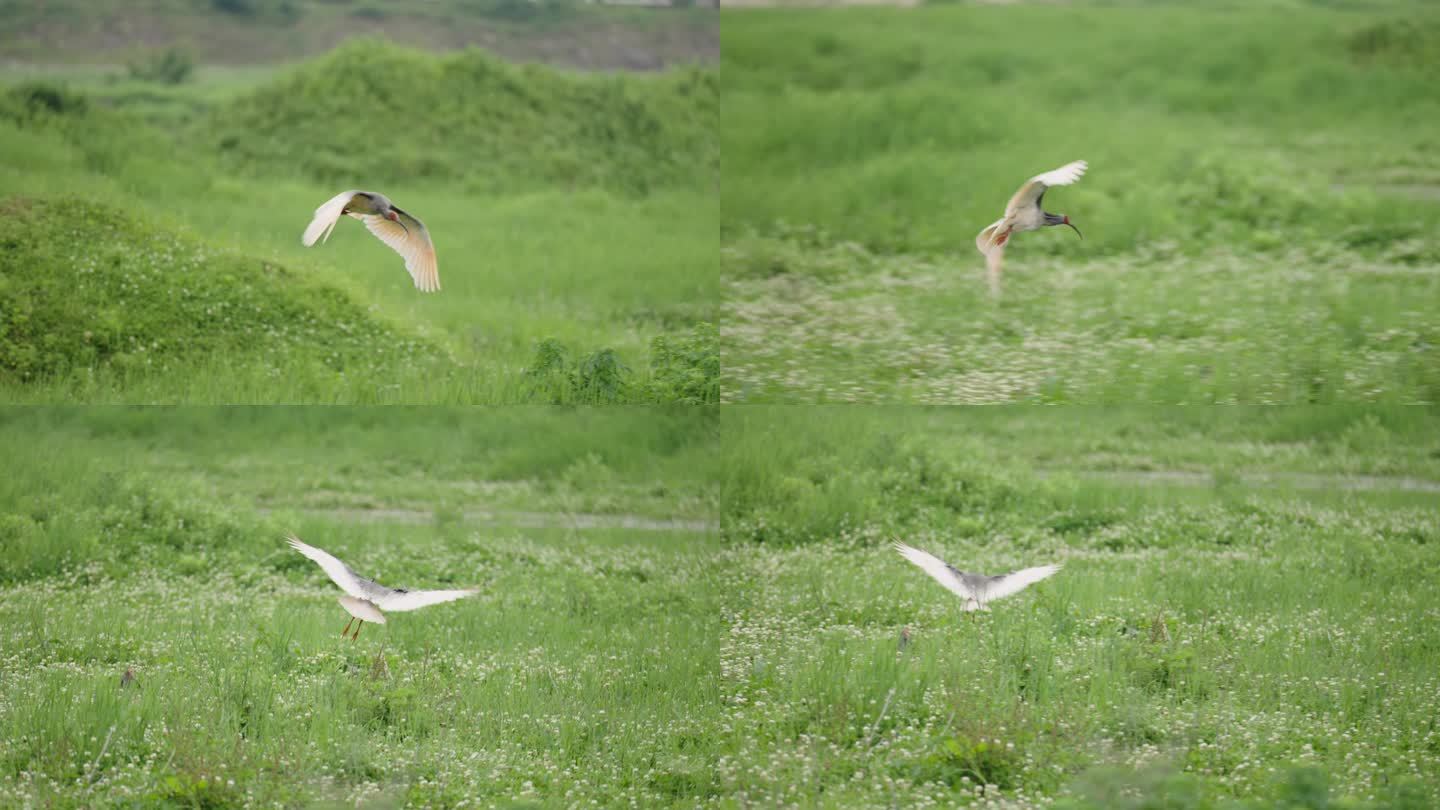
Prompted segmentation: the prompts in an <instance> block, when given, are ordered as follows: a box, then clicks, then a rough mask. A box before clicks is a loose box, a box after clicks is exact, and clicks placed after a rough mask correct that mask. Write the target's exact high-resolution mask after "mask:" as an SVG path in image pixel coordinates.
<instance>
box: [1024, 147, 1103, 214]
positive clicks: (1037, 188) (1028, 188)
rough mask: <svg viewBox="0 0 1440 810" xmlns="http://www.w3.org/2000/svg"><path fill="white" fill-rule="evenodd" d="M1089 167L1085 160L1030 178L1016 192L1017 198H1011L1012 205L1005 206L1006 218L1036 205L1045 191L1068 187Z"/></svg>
mask: <svg viewBox="0 0 1440 810" xmlns="http://www.w3.org/2000/svg"><path fill="white" fill-rule="evenodd" d="M1089 165H1090V164H1088V163H1086V162H1085V161H1083V160H1077V161H1075V162H1073V163H1066V164H1065V165H1064V166H1061V167H1060V168H1058V169H1053V170H1051V171H1048V172H1045V173H1044V174H1037V175H1035V176H1034V177H1032V178H1030V179H1029V180H1028V181H1026V182H1025V185H1023V186H1021V187H1020V190H1019V191H1017V192H1015V196H1014V197H1011V198H1010V204H1009V205H1007V206H1005V216H1007V217H1008V216H1012V215H1014V213H1015V212H1016V211H1019V210H1020V209H1022V208H1025V207H1027V206H1031V205H1035V204H1036V203H1038V202H1039V200H1040V198H1041V197H1043V196H1044V195H1045V189H1047V188H1050V187H1051V186H1068V185H1070V184H1071V183H1073V182H1075V181H1076V180H1079V179H1080V176H1081V175H1083V174H1085V169H1087V168H1088V167H1089Z"/></svg>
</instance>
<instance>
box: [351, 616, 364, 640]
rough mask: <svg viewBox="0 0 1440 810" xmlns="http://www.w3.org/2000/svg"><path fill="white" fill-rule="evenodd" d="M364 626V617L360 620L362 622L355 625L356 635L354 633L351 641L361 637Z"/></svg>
mask: <svg viewBox="0 0 1440 810" xmlns="http://www.w3.org/2000/svg"><path fill="white" fill-rule="evenodd" d="M364 626H365V620H364V619H361V620H360V623H359V624H357V625H355V635H353V636H351V637H350V640H351V641H354V640H355V639H357V638H359V637H360V628H362V627H364Z"/></svg>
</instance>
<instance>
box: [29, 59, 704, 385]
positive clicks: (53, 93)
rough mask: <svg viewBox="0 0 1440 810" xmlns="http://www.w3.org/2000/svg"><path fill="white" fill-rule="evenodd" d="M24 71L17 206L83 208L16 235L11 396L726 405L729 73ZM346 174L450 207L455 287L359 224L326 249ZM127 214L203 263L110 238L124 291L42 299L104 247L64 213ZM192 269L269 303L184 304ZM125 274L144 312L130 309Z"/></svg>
mask: <svg viewBox="0 0 1440 810" xmlns="http://www.w3.org/2000/svg"><path fill="white" fill-rule="evenodd" d="M11 75H12V77H13V78H15V79H18V80H19V81H16V82H13V83H12V84H11V86H10V87H9V88H6V89H4V90H0V153H4V154H5V155H6V156H7V158H8V159H7V160H6V161H4V162H0V189H3V190H4V193H3V194H0V201H4V200H8V202H0V204H5V205H11V206H16V207H18V208H19V209H26V210H29V209H31V208H32V207H34V206H37V205H39V206H42V208H43V207H44V206H59V207H60V209H59V210H58V211H57V212H54V213H53V214H52V215H51V216H52V217H53V221H51V220H47V221H46V222H45V223H44V225H43V226H42V227H38V228H31V229H30V230H27V227H30V226H28V225H27V224H25V223H28V222H29V219H28V217H30V216H43V215H42V214H38V213H36V214H27V215H26V218H24V219H23V220H16V221H12V222H8V223H6V225H5V227H6V229H7V232H10V231H14V232H15V233H16V234H17V235H16V236H15V237H14V238H15V239H17V240H20V241H23V242H24V243H25V245H26V246H27V247H25V249H24V250H23V251H21V250H15V251H9V252H7V254H6V256H5V257H4V261H5V265H4V269H3V271H0V283H3V285H4V286H5V289H6V290H7V292H6V295H7V296H10V297H11V298H13V303H10V304H9V305H7V306H6V307H5V309H4V310H3V311H0V321H3V322H4V323H5V325H6V326H5V328H6V330H7V332H6V334H7V342H8V343H7V347H6V358H7V359H6V360H5V361H4V366H3V368H4V369H5V374H4V375H3V376H0V390H3V391H4V394H3V396H4V397H6V398H14V399H21V400H25V401H40V402H48V401H55V400H67V401H69V400H74V399H76V398H79V399H83V400H91V401H95V400H98V401H115V400H122V401H136V400H141V401H167V402H168V401H187V400H192V399H200V400H203V401H210V402H215V401H219V402H229V401H246V402H251V401H254V402H274V401H317V400H318V401H327V402H328V401H340V402H410V403H414V402H433V401H437V400H439V401H444V402H453V403H472V404H473V403H489V404H506V403H518V402H537V401H539V402H636V401H644V402H655V401H662V402H669V401H682V402H714V401H716V400H718V398H719V387H718V378H719V361H718V349H717V347H716V341H717V336H716V330H715V329H714V328H713V326H711V324H713V323H714V322H715V308H716V306H717V302H718V300H719V295H718V291H717V286H716V285H717V283H718V238H719V237H718V229H717V227H716V222H717V220H718V216H719V212H718V207H719V203H718V200H717V198H716V195H715V187H716V184H717V182H718V181H717V179H716V177H717V170H718V162H719V161H718V152H719V150H718V146H717V143H718V139H717V136H716V134H715V131H714V123H713V122H714V120H715V118H716V109H717V93H718V89H717V86H716V85H717V81H716V77H715V75H714V74H713V73H707V72H703V71H691V70H687V71H681V72H676V73H672V74H666V75H662V76H656V77H637V76H608V77H595V76H584V75H580V74H574V73H566V72H562V71H557V70H553V69H550V68H544V67H537V66H530V67H517V66H514V65H509V64H506V63H503V62H501V61H498V60H496V59H494V58H493V57H490V56H487V55H485V54H482V53H480V52H477V51H467V52H464V53H461V54H459V55H455V56H450V57H432V56H427V55H425V54H422V53H418V52H413V51H408V50H405V49H402V48H397V47H393V46H389V45H383V44H379V43H375V42H369V43H366V44H352V45H350V46H348V47H345V48H342V49H341V50H340V51H338V52H336V53H335V54H333V55H331V56H329V57H326V58H324V59H321V60H319V61H317V62H316V63H315V64H312V65H302V66H299V67H296V68H291V69H272V70H262V71H252V72H247V73H245V74H243V75H238V74H232V73H227V72H205V73H204V74H203V75H201V76H200V77H199V78H198V79H197V80H196V82H195V83H193V84H183V85H179V86H173V87H171V86H163V85H159V84H154V83H147V82H143V81H139V80H136V79H133V78H131V79H114V80H113V81H112V78H113V74H104V73H86V74H82V73H77V74H74V75H73V76H71V80H70V81H57V79H56V78H55V77H50V78H36V76H35V74H34V73H33V72H29V73H27V72H25V71H23V70H17V71H15V72H14V73H13V74H11ZM427 108H433V109H434V110H435V111H436V112H434V114H427V113H426V112H425V110H426V109H427ZM407 118H408V120H414V121H427V122H429V123H427V124H425V125H424V126H412V127H408V128H406V127H399V126H398V125H397V126H396V127H395V131H394V132H393V133H392V132H390V131H378V133H377V132H376V131H372V130H373V126H372V125H368V124H365V123H363V122H366V121H372V122H374V121H378V122H386V123H387V126H388V125H390V123H391V122H399V121H404V120H407ZM336 122H340V127H341V129H343V130H344V131H343V132H336V131H335V129H336ZM352 127H353V128H352ZM343 188H371V189H376V190H382V191H384V192H386V193H387V194H389V195H390V196H391V197H392V198H393V199H395V200H396V202H397V204H399V205H401V206H403V207H404V208H406V209H407V210H408V211H410V212H412V213H414V214H415V215H417V216H419V217H421V218H422V219H423V220H424V221H425V223H426V225H427V227H428V228H429V229H430V231H431V234H432V236H433V238H434V240H435V244H436V248H437V252H438V255H439V257H440V274H441V280H442V283H443V287H444V290H443V292H441V293H439V294H437V295H422V294H419V293H417V292H416V291H415V289H414V287H413V285H412V284H411V282H410V279H409V276H408V275H407V274H406V273H405V272H404V268H403V263H402V262H401V261H400V259H399V257H397V256H396V255H395V254H394V253H393V252H392V251H390V250H389V249H388V248H387V247H386V246H385V245H383V244H381V243H380V242H378V241H377V240H375V239H374V238H372V237H371V236H370V235H369V234H367V233H366V232H365V230H364V228H362V227H360V226H359V225H358V224H356V223H354V222H351V221H349V220H346V221H345V222H344V223H341V224H340V227H338V228H337V229H336V231H335V234H334V236H333V238H331V239H330V240H329V242H328V243H326V244H324V245H323V246H318V247H316V248H313V249H306V248H304V247H302V246H301V245H300V241H299V235H300V232H301V230H302V229H303V228H304V226H305V223H307V222H308V221H309V218H310V217H311V216H312V213H313V211H314V210H315V207H316V206H317V205H319V204H320V203H321V202H323V201H324V200H326V199H328V198H330V197H331V196H333V195H334V194H335V193H336V192H337V191H339V190H340V189H343ZM36 210H40V209H36ZM44 210H49V209H44ZM97 212H103V213H97ZM113 217H121V218H122V221H123V222H124V223H125V224H123V225H115V226H114V227H118V228H120V229H121V230H122V231H124V232H125V233H127V234H128V233H129V232H130V230H131V229H139V230H141V231H144V232H145V233H149V229H152V228H154V229H158V231H159V232H165V233H170V232H172V231H177V230H178V231H183V232H185V233H186V234H188V236H187V237H185V239H186V240H188V241H186V244H187V245H189V246H190V247H189V248H187V249H188V250H191V251H192V252H193V253H195V254H203V255H205V256H206V257H208V258H207V260H206V262H205V263H204V268H203V269H202V270H197V269H195V268H193V267H187V266H185V265H183V264H181V265H176V264H173V263H172V259H171V258H170V256H169V254H161V255H159V256H158V257H149V258H145V256H148V254H145V253H144V250H142V249H136V251H135V253H136V255H137V256H141V258H134V260H133V263H132V264H126V263H125V262H126V261H128V259H125V256H126V255H128V254H126V251H127V250H128V249H129V247H128V246H129V245H130V244H131V243H130V241H129V237H128V236H127V237H126V238H123V239H120V240H119V241H117V242H115V243H114V244H113V245H112V244H110V242H109V237H108V236H107V237H98V236H97V237H94V245H93V246H89V247H87V248H86V250H87V251H90V250H100V249H101V248H100V246H101V245H105V246H107V247H106V248H105V249H106V250H112V249H113V250H114V251H115V252H116V253H118V254H121V258H122V261H121V264H120V265H117V268H116V269H117V275H116V278H114V279H110V280H108V281H106V282H105V284H104V285H99V283H98V282H93V281H92V282H91V283H92V284H95V285H97V286H96V287H95V289H92V293H93V294H94V296H95V297H94V298H92V299H80V300H68V299H66V298H64V297H63V296H61V295H58V294H57V293H55V292H53V291H51V292H43V291H42V288H43V289H47V290H48V289H50V287H51V286H53V287H54V288H56V289H63V288H64V286H65V285H67V284H71V283H73V276H75V275H76V274H82V273H84V272H85V265H84V262H85V261H89V260H90V254H89V253H84V254H83V255H82V254H76V253H75V252H74V250H73V247H74V245H75V244H76V243H75V242H74V240H73V235H72V234H70V233H69V232H68V231H65V230H63V227H74V226H75V225H76V223H78V222H90V221H92V220H96V219H98V220H101V221H104V222H106V223H109V222H111V219H112V218H113ZM107 227H110V226H108V225H107ZM136 238H137V239H140V240H141V242H142V243H144V242H145V240H146V239H149V238H150V237H148V236H143V235H142V236H137V237H136ZM156 238H159V239H161V240H162V241H164V240H165V239H168V238H170V237H156ZM147 244H148V243H147ZM17 247H19V242H17ZM106 255H107V256H108V254H106ZM216 257H235V258H234V259H233V261H234V262H236V263H238V265H239V266H243V267H246V268H250V269H251V270H252V271H253V272H254V273H256V274H261V275H263V273H269V274H270V275H269V276H265V279H266V281H265V283H260V282H258V281H253V282H252V281H251V280H250V278H249V276H243V277H240V276H237V277H236V278H242V279H243V280H242V281H239V282H237V283H235V284H233V285H229V286H226V285H225V284H223V283H221V282H219V281H215V280H216V279H223V278H227V277H229V276H231V275H232V274H231V273H229V271H228V270H227V271H217V270H216V269H215V265H216V264H217V263H223V262H225V261H230V260H229V259H222V258H216ZM241 257H245V258H241ZM137 263H138V264H137ZM262 267H263V268H268V269H265V270H263V273H262V270H260V269H259V268H262ZM177 273H178V274H181V275H182V276H184V277H186V278H189V277H190V276H201V277H203V278H204V279H205V280H206V282H205V284H204V285H201V284H200V282H198V281H197V282H195V286H192V287H190V288H187V289H189V290H190V294H192V295H198V294H199V293H198V292H196V291H198V290H203V292H204V298H203V304H200V305H199V306H200V307H201V309H200V310H198V312H200V313H201V314H207V315H208V313H210V312H212V311H223V312H245V313H247V316H248V315H249V314H250V313H252V312H253V313H254V317H253V319H252V320H253V322H252V320H247V321H245V322H243V323H234V322H232V323H228V324H216V323H212V322H210V321H207V320H206V319H205V318H202V317H199V316H198V315H196V313H195V312H192V311H191V310H189V309H186V307H190V306H192V305H196V301H195V300H192V299H189V298H185V297H183V296H180V297H177V296H175V294H174V292H175V291H174V290H173V289H172V288H170V287H169V286H167V280H168V279H169V278H171V277H172V276H174V275H175V274H177ZM147 274H148V275H147ZM132 275H133V278H132V277H131V276H132ZM300 279H303V280H304V283H297V280H300ZM212 281H214V283H213V284H212V283H211V282H212ZM132 284H139V285H141V286H140V288H137V289H131V287H130V286H128V285H132ZM117 288H118V289H123V290H124V291H125V292H126V294H127V295H129V296H131V297H133V298H134V299H135V301H134V302H131V303H130V304H126V305H119V304H116V303H115V300H114V299H113V298H112V297H110V295H109V291H111V290H112V289H117ZM271 294H273V295H274V296H276V299H275V300H271V299H265V300H264V301H263V302H259V303H257V302H256V300H255V297H256V296H267V295H271ZM281 298H283V299H284V303H281V302H280V301H279V299H281ZM312 299H313V300H312ZM322 301H323V302H328V303H327V304H326V306H327V307H331V309H322V310H321V311H323V313H324V315H323V317H321V316H320V315H319V314H317V315H316V316H314V317H311V316H308V315H307V316H305V317H303V318H301V319H300V320H299V321H298V323H308V322H310V321H311V320H319V321H323V322H324V326H323V328H321V329H319V331H312V332H302V331H300V330H299V327H298V326H297V325H296V323H297V322H295V321H292V320H290V317H291V316H292V315H293V314H294V313H295V312H307V313H308V312H311V311H312V310H316V307H317V303H316V302H322ZM337 301H343V302H348V304H347V305H348V306H349V307H350V308H351V309H353V310H354V312H356V313H358V316H363V318H364V322H365V323H367V324H377V325H378V324H394V325H395V326H393V327H385V328H386V329H388V330H392V331H393V333H394V335H395V336H397V337H395V339H393V340H392V339H391V338H390V337H386V336H385V335H388V334H390V332H383V333H376V332H374V330H373V329H371V328H370V327H368V326H367V327H363V328H358V331H354V330H355V329H356V328H357V327H355V326H354V323H355V322H354V319H353V318H350V317H349V316H348V315H345V314H342V313H340V312H339V311H332V309H333V307H335V306H339V304H336V303H334V302H337ZM222 302H223V303H222ZM87 307H88V309H87ZM206 307H209V309H206ZM102 312H112V313H113V312H119V313H120V314H122V315H124V318H123V319H122V321H123V323H122V324H121V326H116V325H114V324H112V323H109V322H105V321H102V324H103V326H102V328H101V329H100V330H99V331H98V333H97V330H96V329H95V328H94V327H93V325H92V324H91V323H90V321H91V320H93V319H94V318H95V317H98V313H102ZM358 316H357V317H358ZM115 317H119V316H118V315H117V316H115ZM57 324H58V325H60V326H61V327H63V328H61V329H60V330H59V331H58V332H55V333H54V334H51V333H50V327H52V326H55V325H57ZM376 328H379V327H378V326H377V327H376ZM216 329H218V330H219V331H215V330H216ZM226 330H232V331H226ZM347 330H349V331H347ZM257 331H258V332H260V333H263V335H264V340H256V339H254V338H253V337H252V333H253V332H257ZM87 332H89V333H90V336H89V337H88V338H87V337H85V334H86V333H87ZM97 334H98V335H99V337H97ZM402 335H403V336H412V335H413V336H419V337H420V338H421V339H423V341H424V345H425V346H426V349H425V351H424V352H423V353H425V354H430V353H434V354H435V355H436V357H437V358H441V357H443V358H446V359H440V360H437V363H438V364H436V363H419V362H415V360H414V358H410V357H407V358H406V359H405V361H404V362H403V363H397V362H395V360H396V359H397V356H400V355H404V353H405V351H406V347H407V346H409V345H410V344H409V343H408V342H407V341H409V340H411V338H407V337H399V336H402ZM96 340H102V341H104V342H103V343H101V344H99V345H96V344H95V341H96ZM267 341H269V342H267ZM372 344H380V345H378V346H376V345H372ZM142 345H143V346H145V347H146V348H145V349H144V350H143V353H142V350H141V349H140V348H139V347H140V346H142ZM282 347H283V348H282ZM196 363H199V364H200V365H199V366H196V365H194V364H196ZM181 367H184V368H185V369H187V370H186V371H185V372H184V373H182V372H180V371H178V369H180V368H181Z"/></svg>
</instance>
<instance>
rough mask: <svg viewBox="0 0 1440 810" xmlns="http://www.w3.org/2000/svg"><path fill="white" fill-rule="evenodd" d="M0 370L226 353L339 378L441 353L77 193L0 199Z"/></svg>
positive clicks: (272, 271) (282, 274)
mask: <svg viewBox="0 0 1440 810" xmlns="http://www.w3.org/2000/svg"><path fill="white" fill-rule="evenodd" d="M0 212H3V215H0V378H4V379H8V380H10V381H22V382H23V381H31V380H36V379H40V378H45V377H52V376H57V375H64V374H67V373H68V372H71V371H73V370H76V369H93V368H96V367H110V368H112V369H115V370H118V371H121V372H142V373H144V372H150V371H161V370H171V371H173V370H175V369H178V368H180V367H183V366H185V365H187V364H191V363H196V362H200V361H205V360H210V359H214V358H217V357H220V356H224V357H226V358H228V359H230V360H234V361H236V362H238V363H241V364H253V365H262V366H266V367H270V368H280V367H282V366H284V365H286V364H290V363H294V364H297V365H300V366H311V367H320V368H323V369H328V370H330V371H333V372H344V371H346V370H348V369H355V368H364V369H367V370H370V369H375V368H380V367H385V366H387V365H391V364H397V363H400V362H402V361H404V362H416V361H421V362H424V361H431V360H441V359H443V357H444V355H443V353H442V352H441V351H440V350H439V349H438V348H437V347H435V346H433V345H431V344H429V343H428V342H426V341H424V340H421V339H419V338H417V337H415V336H412V335H408V334H405V333H404V332H402V331H401V330H399V329H397V328H395V327H393V326H391V325H389V324H387V323H384V322H382V321H380V320H377V319H376V318H375V317H374V316H372V315H370V314H369V313H367V312H366V311H365V310H364V309H363V308H362V307H361V306H360V305H358V304H357V303H355V302H354V301H353V300H351V299H350V298H349V297H348V296H347V295H345V294H344V293H342V292H340V291H339V290H336V289H334V288H330V287H326V286H322V285H319V284H316V283H314V282H311V281H308V280H306V279H305V278H303V277H302V276H299V275H297V274H295V273H294V272H292V271H290V270H288V269H287V268H285V267H282V266H280V265H277V264H274V263H272V262H268V261H264V260H260V259H256V258H252V257H247V256H243V255H239V254H236V253H232V252H229V251H225V250H220V249H217V248H215V247H212V246H209V245H207V244H205V243H203V242H201V241H199V240H197V239H194V238H192V237H189V236H187V235H184V234H181V233H177V232H175V231H172V230H169V229H167V228H164V227H162V226H159V225H156V224H154V223H152V222H150V221H148V220H146V219H144V218H142V217H140V216H137V215H135V214H133V213H131V212H128V211H124V210H120V209H117V208H114V207H111V206H107V205H103V204H99V203H95V202H90V201H86V200H83V199H79V198H72V197H62V198H56V199H30V198H20V197H12V198H9V199H8V200H5V201H3V202H0Z"/></svg>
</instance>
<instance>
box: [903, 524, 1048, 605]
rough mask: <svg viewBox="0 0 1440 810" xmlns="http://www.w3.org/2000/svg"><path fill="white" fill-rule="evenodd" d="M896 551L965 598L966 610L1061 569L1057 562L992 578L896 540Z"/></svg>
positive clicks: (1012, 592)
mask: <svg viewBox="0 0 1440 810" xmlns="http://www.w3.org/2000/svg"><path fill="white" fill-rule="evenodd" d="M895 550H896V551H898V552H900V556H902V557H904V558H905V559H907V560H909V561H910V562H912V563H915V564H916V565H918V566H920V570H921V571H924V572H925V573H927V574H929V575H930V577H931V579H934V580H935V581H936V582H938V583H940V584H941V585H944V586H945V587H946V588H947V589H948V590H949V591H950V592H951V593H953V594H955V595H956V596H958V597H960V598H961V599H964V600H965V610H967V611H971V610H989V609H990V607H989V603H990V602H993V601H994V600H996V599H1002V598H1004V597H1006V596H1010V595H1012V594H1016V593H1019V592H1020V591H1022V590H1024V589H1025V588H1027V587H1029V586H1030V585H1034V584H1035V583H1037V582H1039V581H1040V580H1042V579H1045V578H1046V577H1048V576H1050V575H1052V574H1054V573H1055V572H1056V571H1059V570H1060V566H1058V565H1040V566H1036V567H1034V568H1023V569H1021V570H1019V571H1016V572H1014V573H1011V574H1001V575H1000V576H994V577H992V576H987V575H985V574H971V573H968V572H965V571H961V570H960V569H959V568H956V567H955V566H953V565H950V564H949V563H947V562H945V561H944V560H942V559H940V558H939V557H936V556H935V555H933V554H928V553H926V552H924V551H921V550H920V549H918V548H913V547H911V546H907V545H905V544H904V543H902V542H900V541H899V540H896V541H895Z"/></svg>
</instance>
